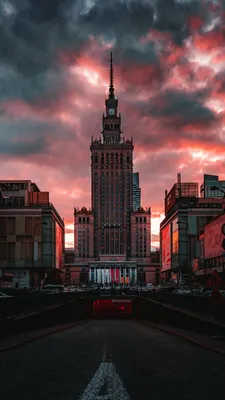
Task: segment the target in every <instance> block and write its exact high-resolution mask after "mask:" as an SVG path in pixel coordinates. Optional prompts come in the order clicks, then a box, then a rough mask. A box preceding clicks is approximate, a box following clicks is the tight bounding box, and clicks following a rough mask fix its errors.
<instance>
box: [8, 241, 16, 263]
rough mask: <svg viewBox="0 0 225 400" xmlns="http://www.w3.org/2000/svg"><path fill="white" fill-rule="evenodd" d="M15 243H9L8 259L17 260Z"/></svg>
mask: <svg viewBox="0 0 225 400" xmlns="http://www.w3.org/2000/svg"><path fill="white" fill-rule="evenodd" d="M15 247H16V246H15V242H8V243H7V259H8V260H15Z"/></svg>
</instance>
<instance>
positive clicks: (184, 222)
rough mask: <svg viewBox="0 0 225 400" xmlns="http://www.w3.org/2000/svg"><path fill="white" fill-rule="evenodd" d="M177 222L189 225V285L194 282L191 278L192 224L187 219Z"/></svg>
mask: <svg viewBox="0 0 225 400" xmlns="http://www.w3.org/2000/svg"><path fill="white" fill-rule="evenodd" d="M177 224H178V225H179V224H183V225H186V226H187V228H188V252H189V257H188V262H189V268H188V278H189V279H188V280H189V285H190V283H191V282H192V279H191V255H192V254H191V253H192V252H191V240H190V235H191V229H190V225H189V223H188V222H186V221H177Z"/></svg>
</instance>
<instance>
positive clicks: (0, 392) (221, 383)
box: [0, 320, 225, 400]
mask: <svg viewBox="0 0 225 400" xmlns="http://www.w3.org/2000/svg"><path fill="white" fill-rule="evenodd" d="M224 371H225V358H224V357H222V356H220V355H217V354H215V353H212V352H210V351H207V350H205V349H202V348H199V347H196V346H194V345H192V344H189V343H188V342H185V341H183V340H182V339H179V338H177V337H175V336H171V335H168V334H166V333H161V332H159V331H156V330H154V329H152V328H150V327H146V326H144V325H141V324H139V323H138V322H135V321H131V320H127V321H125V320H118V321H117V320H100V321H90V322H88V323H85V324H80V325H78V326H76V327H74V328H72V329H69V330H67V331H62V332H59V333H56V334H53V335H51V336H48V337H45V338H42V339H39V340H37V341H35V342H33V343H30V344H26V345H24V346H21V347H19V348H16V349H13V350H10V351H8V352H6V353H2V354H0V397H1V399H7V400H8V399H13V400H76V399H80V400H92V399H93V400H94V399H104V400H110V399H113V400H129V399H130V400H132V399H133V400H136V399H137V400H145V399H146V400H162V399H170V398H171V399H172V398H174V399H175V400H176V399H179V400H183V399H185V400H187V399H196V400H197V399H198V400H200V399H204V400H206V399H207V400H209V399H212V400H221V399H222V398H224V393H225V380H224Z"/></svg>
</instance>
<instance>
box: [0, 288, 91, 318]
mask: <svg viewBox="0 0 225 400" xmlns="http://www.w3.org/2000/svg"><path fill="white" fill-rule="evenodd" d="M85 295H86V294H85V292H69V293H65V292H63V293H54V294H38V295H36V294H29V295H24V296H17V297H12V298H6V299H1V300H0V319H4V318H8V317H10V316H13V315H16V314H21V313H25V312H31V311H34V310H40V309H43V308H45V307H50V306H54V305H56V304H67V303H69V302H70V301H72V300H75V299H79V298H82V297H84V296H85Z"/></svg>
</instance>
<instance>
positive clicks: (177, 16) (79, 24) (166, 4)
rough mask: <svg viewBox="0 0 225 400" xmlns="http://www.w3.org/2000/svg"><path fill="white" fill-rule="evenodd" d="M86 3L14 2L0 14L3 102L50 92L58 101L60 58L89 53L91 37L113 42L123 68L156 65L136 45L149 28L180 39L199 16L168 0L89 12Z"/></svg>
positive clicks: (107, 5)
mask: <svg viewBox="0 0 225 400" xmlns="http://www.w3.org/2000/svg"><path fill="white" fill-rule="evenodd" d="M86 3H87V4H88V2H86V1H84V0H83V1H81V0H80V1H73V0H14V1H12V2H11V4H12V5H13V6H14V9H13V10H14V11H13V12H11V13H6V12H3V9H2V8H0V38H1V40H0V66H2V68H3V69H4V67H5V76H3V74H1V71H0V79H1V81H2V82H3V89H2V90H1V91H0V92H1V96H2V97H3V94H4V96H5V97H6V98H10V97H12V98H15V97H16V98H18V97H19V98H23V99H24V100H28V101H35V99H36V98H38V96H41V95H43V96H44V95H45V94H46V93H48V95H49V93H50V92H51V90H53V96H54V97H56V96H57V95H59V94H60V92H61V91H62V88H64V86H65V79H64V76H63V73H62V71H61V69H60V66H59V64H60V59H59V54H60V53H61V52H62V53H63V52H64V53H65V52H67V51H68V52H72V53H73V55H74V56H75V59H76V57H78V56H79V54H80V52H82V50H83V46H84V45H86V50H87V49H88V46H87V42H88V40H89V38H90V35H92V36H94V37H99V38H104V39H105V40H107V39H110V40H112V41H115V52H114V53H115V60H116V58H117V61H118V63H120V64H122V65H123V68H126V67H129V66H130V64H131V63H132V62H136V63H137V64H138V65H141V64H143V65H145V64H148V63H149V64H153V65H156V63H157V62H158V55H157V51H156V48H155V46H154V44H153V43H150V44H148V45H145V46H144V45H140V43H139V40H140V38H141V37H143V36H144V35H146V34H147V33H148V32H149V31H150V29H151V28H152V27H154V29H158V30H160V31H162V32H167V31H168V30H169V31H170V30H171V27H173V30H174V31H176V32H177V33H176V34H177V35H178V36H179V35H181V36H182V35H183V33H182V32H183V30H185V29H186V28H185V26H186V23H187V17H188V15H190V14H191V13H194V12H198V13H199V14H201V12H200V11H198V9H199V10H200V8H199V7H200V6H199V7H198V6H197V2H196V1H191V2H188V5H187V4H186V3H185V4H186V5H185V4H183V5H182V6H181V5H175V1H173V0H164V1H162V0H158V1H144V0H142V1H141V0H133V1H128V0H127V1H125V0H123V1H122V0H117V1H113V0H107V1H100V0H96V1H95V2H94V5H91V6H90V7H89V8H88V7H87V5H86ZM2 4H3V3H2ZM154 15H156V17H157V19H156V20H155V21H153V20H154ZM171 21H173V22H171ZM90 47H91V45H90V46H89V48H90ZM89 50H90V49H89ZM105 53H106V52H105ZM103 55H104V53H103ZM107 55H108V51H107ZM105 57H106V56H105ZM103 62H104V60H103ZM73 63H74V57H73ZM107 63H108V59H107ZM49 71H54V73H55V74H58V81H57V80H55V81H54V80H53V79H52V78H51V77H50V78H49V76H50V73H49ZM4 82H5V83H4ZM56 88H58V90H56ZM50 101H51V96H50V99H49V102H50Z"/></svg>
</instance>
